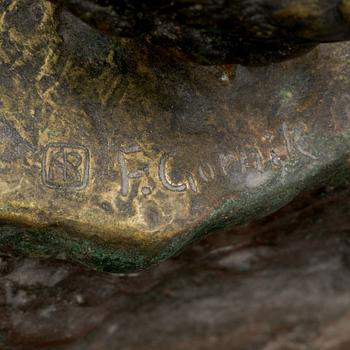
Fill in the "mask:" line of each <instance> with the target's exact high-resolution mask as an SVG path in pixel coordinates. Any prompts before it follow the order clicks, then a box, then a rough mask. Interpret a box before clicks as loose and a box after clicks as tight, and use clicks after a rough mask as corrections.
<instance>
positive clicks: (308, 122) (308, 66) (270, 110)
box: [0, 0, 350, 270]
mask: <svg viewBox="0 0 350 350" xmlns="http://www.w3.org/2000/svg"><path fill="white" fill-rule="evenodd" d="M0 10H1V11H0V12H1V13H2V15H1V17H0V62H1V66H0V135H1V140H0V218H1V220H2V221H3V222H6V223H11V224H13V223H15V224H16V225H29V226H30V227H32V228H34V229H33V230H32V231H29V233H28V231H26V233H23V232H22V231H16V233H11V232H9V233H8V234H7V235H6V234H2V235H1V237H0V246H1V247H2V249H15V250H17V251H18V252H20V253H23V254H36V255H43V254H44V255H45V254H49V255H53V254H61V255H63V256H64V257H68V258H70V259H73V260H79V261H81V262H84V263H87V264H90V265H93V266H94V267H97V268H100V269H109V270H115V269H119V270H123V269H125V270H130V269H138V268H143V267H146V266H148V265H149V264H151V263H153V262H156V261H158V260H161V259H164V258H165V257H167V256H169V255H171V254H174V253H175V252H176V251H178V250H179V249H181V248H182V247H183V246H185V245H186V244H187V243H189V242H190V241H192V240H193V239H194V238H196V237H199V236H201V235H203V234H205V233H206V232H208V231H209V230H210V229H212V228H215V227H217V226H227V225H233V224H238V223H242V222H245V221H247V220H251V219H254V218H257V217H261V216H263V215H266V214H268V213H271V212H272V211H274V210H276V209H278V208H279V207H281V206H283V205H285V204H286V203H288V202H289V201H290V200H291V199H292V198H294V197H295V196H296V195H297V194H298V193H300V192H301V191H303V190H304V189H305V188H309V187H310V186H311V185H316V184H322V183H328V182H329V181H330V180H331V179H334V178H336V177H337V176H338V174H339V173H340V172H341V171H342V170H346V169H348V168H349V167H348V157H349V148H350V141H349V124H350V94H349V91H350V89H349V88H350V81H349V79H350V60H349V57H350V44H348V43H343V44H334V45H333V44H332V45H322V46H320V47H319V48H317V49H315V50H313V51H312V52H310V53H309V54H308V55H306V56H304V57H301V58H299V59H295V60H292V61H288V62H285V63H281V64H273V65H270V66H267V67H260V68H245V67H242V66H229V67H228V66H211V67H209V66H200V65H195V64H191V63H184V62H181V61H178V60H176V59H175V58H173V57H172V56H166V55H165V54H164V56H162V57H161V59H160V58H159V56H157V55H156V54H155V53H154V52H153V51H152V49H151V48H149V47H148V46H147V43H145V42H142V41H140V42H138V41H137V40H133V41H131V40H127V39H120V40H112V39H109V38H107V37H105V36H102V35H101V34H100V33H98V32H96V31H94V30H93V29H91V28H89V27H88V26H86V25H85V24H83V23H82V22H79V21H78V20H77V19H76V18H74V17H73V16H71V15H70V14H68V13H67V12H64V11H62V10H55V7H54V5H52V4H51V3H49V2H46V1H43V0H39V1H36V2H32V1H28V0H18V1H1V2H0ZM339 176H340V175H339ZM341 177H342V176H340V178H341ZM18 232H20V233H18ZM21 235H22V236H21ZM14 237H15V238H14ZM18 237H22V238H23V239H24V240H23V239H22V240H21V239H18ZM16 239H17V240H16ZM13 242H15V243H13ZM23 242H25V243H23ZM51 248H52V249H51Z"/></svg>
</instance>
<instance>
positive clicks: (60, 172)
mask: <svg viewBox="0 0 350 350" xmlns="http://www.w3.org/2000/svg"><path fill="white" fill-rule="evenodd" d="M89 167H90V154H89V150H88V149H87V148H86V147H85V146H82V145H73V144H66V143H54V144H48V145H47V146H46V147H45V149H44V153H43V158H42V181H43V184H44V185H45V186H47V187H49V188H53V189H68V190H82V189H84V188H85V187H86V186H87V184H88V182H89Z"/></svg>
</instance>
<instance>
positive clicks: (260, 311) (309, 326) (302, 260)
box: [0, 188, 350, 350]
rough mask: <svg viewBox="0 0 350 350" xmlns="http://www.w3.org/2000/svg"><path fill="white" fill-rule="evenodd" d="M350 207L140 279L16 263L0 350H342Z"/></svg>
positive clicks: (308, 198) (5, 290) (332, 205)
mask: <svg viewBox="0 0 350 350" xmlns="http://www.w3.org/2000/svg"><path fill="white" fill-rule="evenodd" d="M349 199H350V190H349V188H343V189H340V190H337V191H332V192H329V190H326V189H323V190H321V191H317V192H315V193H313V194H312V195H303V196H302V197H300V198H298V199H297V200H296V201H294V202H293V203H292V204H290V205H289V206H288V207H285V208H284V209H282V210H280V211H279V212H278V213H275V214H274V215H272V216H270V217H268V218H266V219H264V220H262V221H260V222H257V223H253V224H250V225H247V226H244V227H240V228H237V229H235V230H234V231H230V232H226V233H225V232H222V233H218V234H216V235H213V236H211V237H209V238H208V239H206V240H204V241H202V242H200V243H197V244H195V245H193V246H192V247H190V248H189V249H187V250H186V251H185V252H183V253H182V254H181V255H179V256H178V257H176V258H173V259H171V260H168V261H167V262H164V263H163V264H161V265H159V266H157V267H154V268H153V269H151V270H148V271H145V272H143V273H140V274H137V275H125V276H123V275H115V274H114V275H113V274H103V273H96V272H90V271H86V270H83V269H82V268H80V267H79V266H72V265H69V264H67V263H65V262H61V261H48V260H36V259H20V258H16V257H13V256H11V254H10V252H9V254H8V255H6V256H5V255H3V256H2V257H1V260H0V330H1V333H0V334H1V337H0V348H1V349H11V350H12V349H35V350H39V349H46V350H48V349H60V350H78V349H79V350H80V349H84V350H93V349H96V350H104V349H106V350H107V349H108V350H114V349H118V350H119V349H129V350H131V349H138V350H139V349H143V350H146V349H147V350H150V349H152V350H155V349H167V350H172V349H176V350H180V349H186V350H187V349H194V350H195V349H201V350H202V349H237V350H248V349H261V350H277V349H283V350H301V349H307V350H313V349H314V350H330V349H332V350H333V349H339V350H340V349H341V350H347V349H349V347H350V332H349V322H350V293H349V288H350V273H349V272H350V270H349V267H350V245H349V233H350V220H349V217H350V200H349Z"/></svg>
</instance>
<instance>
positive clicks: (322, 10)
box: [52, 0, 350, 65]
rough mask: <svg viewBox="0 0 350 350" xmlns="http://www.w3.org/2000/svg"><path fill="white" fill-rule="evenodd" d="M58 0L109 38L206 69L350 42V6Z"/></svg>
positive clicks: (236, 0)
mask: <svg viewBox="0 0 350 350" xmlns="http://www.w3.org/2000/svg"><path fill="white" fill-rule="evenodd" d="M52 1H53V2H55V3H59V4H62V5H64V6H65V7H66V8H67V9H68V10H69V11H71V12H72V13H73V14H74V15H76V16H77V17H79V18H81V19H82V20H83V21H85V22H86V23H88V24H90V25H91V26H93V27H95V28H97V29H98V30H100V31H101V32H103V33H108V34H110V35H113V36H116V37H133V38H135V37H138V38H142V39H143V40H145V41H147V42H149V43H152V44H153V45H155V48H154V49H158V50H159V48H160V47H161V48H167V49H168V50H169V49H172V50H173V54H175V55H178V56H180V57H181V58H185V59H190V60H193V61H196V62H200V63H205V64H224V63H243V64H246V65H259V64H266V63H268V62H277V61H281V60H284V59H288V58H291V57H293V56H297V55H300V54H302V53H305V52H307V51H308V50H310V49H311V48H313V47H315V46H316V45H317V44H318V43H320V42H331V41H341V40H349V39H350V0H229V1H228V0H226V1H222V0H156V1H155V0H143V1H139V0H118V1H113V0H52Z"/></svg>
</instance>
